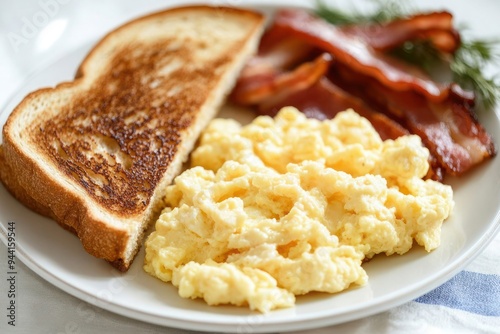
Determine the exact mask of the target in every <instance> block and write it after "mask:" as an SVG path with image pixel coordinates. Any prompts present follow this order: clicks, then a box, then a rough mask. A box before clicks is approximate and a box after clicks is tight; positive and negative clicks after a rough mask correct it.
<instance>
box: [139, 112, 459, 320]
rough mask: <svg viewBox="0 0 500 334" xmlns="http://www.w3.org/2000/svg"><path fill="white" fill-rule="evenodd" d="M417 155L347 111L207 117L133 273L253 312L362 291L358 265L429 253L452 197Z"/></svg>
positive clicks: (411, 139) (417, 145)
mask: <svg viewBox="0 0 500 334" xmlns="http://www.w3.org/2000/svg"><path fill="white" fill-rule="evenodd" d="M428 156H429V152H428V150H427V149H426V148H424V147H423V146H422V144H421V142H420V138H419V137H417V136H405V137H401V138H398V139H397V140H394V141H393V140H387V141H382V140H381V139H380V137H379V135H378V134H377V132H376V131H375V130H374V129H373V127H372V126H371V124H370V123H369V122H368V121H367V120H366V119H364V118H362V117H360V116H359V115H358V114H356V113H355V112H354V111H352V110H349V111H345V112H342V113H339V114H338V115H337V116H336V117H335V118H334V119H333V120H328V121H318V120H314V119H307V118H305V116H304V115H303V114H301V113H300V112H299V111H297V110H296V109H294V108H284V109H282V110H281V111H280V112H279V114H278V115H277V116H276V117H275V118H274V119H273V118H270V117H267V116H261V117H258V118H256V119H255V120H254V121H253V122H252V123H251V124H249V125H246V126H241V125H240V124H239V123H237V122H235V121H234V120H223V119H217V120H214V121H212V123H211V124H210V126H209V127H208V128H207V130H206V131H205V132H204V134H203V136H202V138H201V142H200V146H199V147H198V148H197V149H196V150H195V151H194V152H193V154H192V164H193V166H194V167H193V168H191V169H188V170H186V171H185V172H184V173H182V174H181V175H179V176H178V177H177V178H176V180H175V183H174V184H173V185H171V186H170V187H169V188H168V189H167V195H166V198H165V205H166V208H165V209H164V211H163V213H162V214H161V216H160V218H159V220H158V221H157V223H156V231H155V232H153V233H152V235H151V236H150V237H149V238H148V240H147V242H146V259H145V266H144V269H145V270H146V272H148V273H150V274H151V275H153V276H156V277H158V278H159V279H161V280H163V281H165V282H172V283H173V284H174V285H175V286H176V287H178V289H179V294H180V295H181V296H182V297H185V298H203V299H204V300H205V301H206V302H207V303H208V304H210V305H217V304H228V303H230V304H234V305H248V306H249V307H250V308H251V309H254V310H258V311H261V312H268V311H270V310H272V309H276V308H281V307H290V306H293V305H294V303H295V296H296V295H301V294H306V293H308V292H310V291H322V292H329V293H335V292H339V291H342V290H345V289H347V288H349V287H351V286H356V285H357V286H360V285H363V284H365V283H366V282H367V274H366V272H365V271H364V269H363V267H362V261H363V260H364V259H367V258H371V257H373V256H374V255H375V254H379V253H385V254H386V255H391V254H394V253H396V254H404V253H405V252H407V251H408V250H409V249H410V248H411V247H412V244H413V242H414V241H415V242H416V243H417V244H418V245H421V246H423V247H424V248H425V249H426V250H427V251H431V250H433V249H435V248H436V247H438V246H439V243H440V233H441V225H442V223H443V221H444V220H445V219H446V218H447V217H448V216H449V214H450V212H451V210H452V208H453V198H452V197H453V196H452V195H453V194H452V189H451V187H449V186H447V185H443V184H441V183H438V182H435V181H431V180H423V179H422V177H423V176H424V175H425V174H426V173H427V170H428V168H429V165H428V162H427V161H428Z"/></svg>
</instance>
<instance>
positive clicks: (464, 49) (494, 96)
mask: <svg viewBox="0 0 500 334" xmlns="http://www.w3.org/2000/svg"><path fill="white" fill-rule="evenodd" d="M374 2H375V7H376V8H375V10H374V11H373V12H371V13H365V12H360V11H358V10H357V9H356V8H352V10H350V11H345V10H341V9H338V8H333V7H331V6H328V5H326V4H325V3H324V2H322V1H317V6H316V14H317V15H318V16H320V17H322V18H323V19H325V20H326V21H328V22H330V23H332V24H334V25H347V24H369V23H376V24H383V23H387V22H389V21H392V20H395V19H399V18H404V17H408V16H410V15H411V14H412V13H415V12H416V11H415V9H414V8H410V7H409V4H408V2H401V1H397V0H385V1H384V0H374ZM498 43H499V41H497V40H470V41H468V40H462V42H461V45H460V47H459V48H458V50H457V51H456V52H455V54H454V55H453V57H452V58H451V59H450V57H448V56H445V55H443V54H442V53H441V52H440V51H439V50H437V49H436V48H435V47H434V46H433V45H432V44H431V43H430V42H428V41H422V40H421V41H408V42H406V43H404V44H403V45H402V46H401V47H399V48H396V49H394V50H392V51H391V54H392V55H393V56H395V57H398V58H400V59H402V60H404V61H406V62H409V63H412V64H414V65H416V66H419V67H421V68H422V69H423V70H424V71H427V72H432V70H433V69H435V68H436V67H437V66H440V65H443V64H448V65H449V68H450V70H451V77H452V80H453V81H454V82H456V83H458V84H459V85H460V86H462V87H463V88H464V89H471V90H473V91H474V92H475V93H476V96H477V97H478V102H479V103H480V104H481V105H482V106H483V107H484V108H491V107H493V106H494V105H495V103H496V101H497V100H499V99H500V83H499V82H498V80H497V78H496V77H492V78H488V77H486V76H485V75H484V74H483V68H485V66H488V64H490V63H492V62H495V61H498V60H499V59H500V56H499V55H498V54H496V53H495V51H494V50H495V46H496V45H497V44H498Z"/></svg>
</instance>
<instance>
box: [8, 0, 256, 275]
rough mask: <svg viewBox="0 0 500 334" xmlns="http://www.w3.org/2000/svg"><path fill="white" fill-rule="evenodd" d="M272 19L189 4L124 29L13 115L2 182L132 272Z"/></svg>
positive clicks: (92, 250)
mask: <svg viewBox="0 0 500 334" xmlns="http://www.w3.org/2000/svg"><path fill="white" fill-rule="evenodd" d="M263 20H264V19H263V16H262V15H261V14H259V13H256V12H252V11H248V10H244V9H237V8H226V7H210V6H187V7H178V8H172V9H168V10H165V11H163V12H158V13H154V14H151V15H148V16H145V17H142V18H139V19H136V20H134V21H131V22H129V23H127V24H125V25H123V26H121V27H119V28H118V29H116V30H114V31H112V32H111V33H109V34H108V35H106V36H105V37H104V38H103V39H102V40H101V41H100V42H99V43H98V44H97V45H96V46H95V47H94V48H93V49H92V51H91V52H90V53H89V54H88V55H87V57H86V58H85V59H84V60H83V62H82V63H81V65H80V67H79V69H78V71H77V74H76V77H75V80H74V81H72V82H65V83H61V84H59V85H58V86H56V87H55V88H44V89H40V90H38V91H35V92H33V93H31V94H29V95H28V96H27V97H26V98H25V99H24V100H23V101H22V102H21V103H20V104H19V105H18V106H17V107H16V108H15V110H14V111H13V112H12V114H11V115H10V116H9V118H8V120H7V122H6V124H5V126H4V128H3V143H2V145H1V147H0V179H1V181H2V183H3V184H4V185H5V186H6V188H7V189H8V190H9V191H10V192H11V193H12V194H13V195H14V196H15V197H16V198H17V199H18V200H20V201H21V202H22V203H23V204H24V205H26V206H27V207H29V208H31V209H32V210H34V211H36V212H38V213H40V214H42V215H45V216H48V217H51V218H53V219H54V220H55V221H56V222H57V223H59V224H60V225H61V226H63V227H64V228H66V229H68V230H70V231H72V232H73V233H75V234H76V235H77V236H78V237H79V238H80V240H81V242H82V244H83V247H84V248H85V250H86V251H87V252H89V253H90V254H92V255H93V256H96V257H98V258H102V259H105V260H107V261H109V262H110V263H111V264H112V265H113V266H115V267H116V268H118V269H119V270H121V271H126V270H128V268H129V266H130V265H131V263H132V261H133V259H134V257H135V255H136V254H137V252H138V250H139V248H140V245H141V242H142V239H143V236H144V232H145V230H146V229H147V228H148V227H149V226H150V224H151V223H152V222H153V221H154V220H155V219H156V217H157V215H158V213H159V210H160V209H161V204H162V197H163V190H164V188H165V187H166V186H167V185H168V184H170V183H171V182H172V180H173V178H174V177H175V176H176V175H177V174H178V173H179V172H180V170H181V168H182V164H183V162H184V161H185V160H186V159H187V157H188V155H189V153H190V152H191V150H192V148H193V146H194V144H195V142H196V140H197V138H198V136H199V134H200V132H201V131H202V129H203V128H204V127H205V126H206V124H207V123H208V122H209V121H210V120H211V119H212V118H213V117H214V116H215V115H216V113H217V111H218V110H219V108H220V106H221V105H222V103H223V102H224V100H225V97H226V96H227V94H228V93H229V92H230V90H231V89H232V87H233V86H234V83H235V82H236V79H237V77H238V75H239V72H240V71H241V69H242V67H243V65H244V64H245V62H246V61H247V60H248V58H249V57H250V56H251V55H252V54H253V53H254V52H255V51H256V49H257V46H258V42H259V38H260V36H261V33H262V30H263ZM30 223H36V222H30Z"/></svg>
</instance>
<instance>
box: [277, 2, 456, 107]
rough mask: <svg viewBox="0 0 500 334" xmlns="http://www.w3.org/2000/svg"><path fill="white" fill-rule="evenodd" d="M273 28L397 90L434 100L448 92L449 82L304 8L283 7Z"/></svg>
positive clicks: (442, 97) (438, 99)
mask: <svg viewBox="0 0 500 334" xmlns="http://www.w3.org/2000/svg"><path fill="white" fill-rule="evenodd" d="M273 29H278V30H280V31H282V33H283V34H285V33H287V34H289V35H291V36H294V37H296V38H297V39H300V40H304V41H307V42H308V43H309V44H311V45H313V46H315V47H317V48H319V49H321V50H323V51H326V52H329V53H331V54H332V55H333V57H334V58H335V61H336V62H340V63H342V64H346V65H348V66H349V67H350V68H352V69H353V70H356V71H357V72H360V73H364V74H366V75H368V76H369V77H372V78H374V79H376V80H377V81H379V82H381V83H383V84H384V85H385V86H389V87H391V88H392V89H394V90H396V91H408V90H412V91H415V92H418V93H420V94H423V95H425V96H426V97H427V98H428V99H430V100H432V101H442V100H444V99H446V97H447V96H448V93H449V85H448V84H442V83H438V82H436V81H434V80H433V79H431V78H430V77H429V76H428V75H427V74H426V73H425V72H423V71H422V70H420V69H419V68H417V67H415V66H411V65H409V64H407V63H404V62H402V61H399V60H398V59H396V58H394V57H391V56H389V55H387V54H384V53H381V52H377V51H376V50H374V49H373V48H372V47H371V46H370V45H369V43H367V42H366V41H365V40H363V39H362V36H357V37H356V36H353V34H352V33H349V32H345V31H343V30H342V28H338V27H336V26H333V25H331V24H329V23H327V22H325V21H323V20H322V19H319V18H317V17H315V16H313V15H311V14H309V13H307V12H305V11H301V10H292V9H290V10H282V11H280V12H278V13H277V15H276V17H275V19H274V24H273Z"/></svg>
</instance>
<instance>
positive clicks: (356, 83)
mask: <svg viewBox="0 0 500 334" xmlns="http://www.w3.org/2000/svg"><path fill="white" fill-rule="evenodd" d="M431 17H434V18H437V19H439V22H435V23H434V24H431V22H430V21H429V20H430V18H431ZM412 20H413V21H412ZM415 23H417V26H416V27H413V29H411V27H410V25H411V24H415ZM372 28H373V27H372ZM389 28H392V29H396V28H399V29H400V30H401V32H400V34H396V36H393V37H391V38H387V37H384V38H382V37H383V36H382V35H379V33H380V32H378V31H376V30H373V29H372V30H370V29H369V28H368V27H367V26H360V27H354V26H350V27H347V28H337V27H334V26H331V25H330V24H328V23H326V22H324V21H323V20H321V19H318V18H316V17H314V16H312V15H311V14H308V13H306V12H303V11H298V10H283V11H280V12H279V13H278V14H277V16H276V17H275V21H274V24H273V25H272V26H271V29H269V30H268V32H267V33H266V34H265V35H264V38H263V40H262V43H261V47H260V49H259V53H258V55H257V56H256V57H254V59H253V60H252V61H250V62H249V63H248V64H247V66H246V68H245V69H244V71H243V72H242V75H241V77H240V79H239V81H238V83H237V85H236V88H235V90H234V91H233V93H232V96H231V98H232V99H233V101H235V102H237V103H239V104H242V105H252V106H255V107H256V108H257V109H258V110H259V111H260V112H261V113H265V114H274V113H275V112H277V111H278V110H279V109H280V108H281V107H284V106H288V105H292V106H295V107H297V108H298V109H300V110H302V111H303V112H304V113H305V114H306V115H307V116H308V117H314V118H318V119H325V118H332V117H333V116H334V115H335V114H336V113H338V112H339V111H342V110H345V109H348V108H353V109H354V110H356V111H357V112H358V113H360V114H361V115H362V116H364V117H366V118H367V119H368V120H370V121H371V122H372V124H373V126H374V127H375V129H376V130H377V131H378V132H379V134H380V135H381V137H382V138H384V139H387V138H391V139H394V138H396V137H398V136H400V135H403V134H407V133H414V134H417V135H419V136H420V137H421V138H422V141H423V142H424V144H425V145H426V146H427V147H428V148H429V150H430V152H431V161H430V162H431V166H432V172H433V174H432V175H431V177H432V178H434V179H438V180H441V179H442V175H443V174H442V169H444V170H445V171H446V172H447V173H449V174H452V175H461V174H462V173H464V172H466V171H467V170H469V169H470V168H472V167H473V166H474V165H476V164H478V163H480V162H481V161H483V160H484V159H486V158H488V157H491V156H493V155H495V154H496V148H495V146H494V143H493V141H492V139H491V137H490V136H489V135H488V134H487V132H486V131H485V130H484V128H483V127H482V126H481V125H480V124H479V122H478V121H477V120H476V119H475V118H474V114H473V105H474V95H473V94H472V93H471V92H467V91H464V90H462V89H461V88H460V87H459V86H457V85H455V84H440V83H437V82H435V81H433V80H432V79H430V78H429V77H428V76H427V75H426V74H425V73H423V72H422V71H421V70H419V69H418V68H416V67H415V66H412V65H409V64H406V63H402V62H400V61H398V60H395V59H394V58H392V57H390V56H388V55H386V54H383V53H382V52H380V51H377V50H376V48H378V49H380V50H383V49H390V48H391V47H393V46H395V45H397V44H398V43H402V42H403V40H404V38H427V37H429V36H430V35H432V36H434V37H433V40H432V41H433V42H434V43H436V47H439V48H441V49H442V50H443V51H445V52H453V51H454V49H455V48H456V47H457V45H458V44H457V43H459V38H458V39H457V38H456V37H450V36H452V35H454V33H455V31H454V30H453V29H452V27H451V16H450V14H449V13H444V12H443V13H436V14H435V15H426V16H416V17H414V18H413V19H409V20H400V21H395V22H394V23H392V24H388V25H386V26H383V27H382V28H381V29H382V30H384V29H389ZM446 34H448V37H446V38H443V39H442V36H445V35H446ZM452 40H453V42H450V41H452ZM325 52H326V53H325ZM318 55H319V56H318ZM329 55H331V56H332V57H333V59H332V58H331V57H329ZM329 69H330V71H329V73H327V71H328V70H329ZM325 75H326V77H325ZM398 122H399V123H400V124H398ZM401 125H402V126H404V128H403V127H402V126H401Z"/></svg>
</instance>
